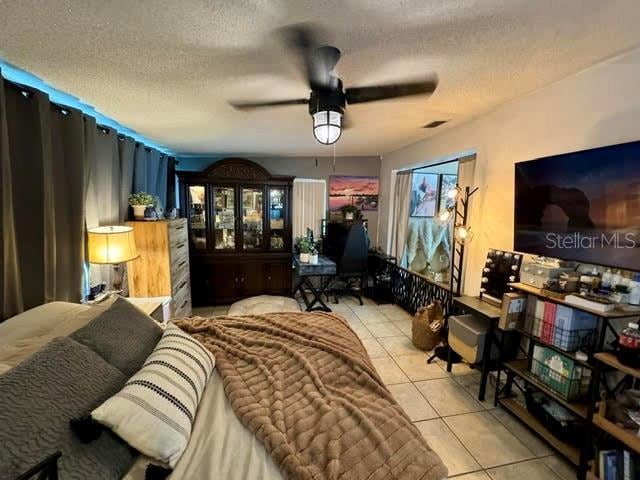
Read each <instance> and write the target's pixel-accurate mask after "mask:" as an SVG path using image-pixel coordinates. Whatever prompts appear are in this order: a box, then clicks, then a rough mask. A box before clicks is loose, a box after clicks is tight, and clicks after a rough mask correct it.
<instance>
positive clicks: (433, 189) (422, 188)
mask: <svg viewBox="0 0 640 480" xmlns="http://www.w3.org/2000/svg"><path fill="white" fill-rule="evenodd" d="M438 176H439V175H438V174H437V173H414V174H413V180H412V182H411V204H410V206H409V215H411V216H412V217H433V216H435V214H436V207H437V203H438Z"/></svg>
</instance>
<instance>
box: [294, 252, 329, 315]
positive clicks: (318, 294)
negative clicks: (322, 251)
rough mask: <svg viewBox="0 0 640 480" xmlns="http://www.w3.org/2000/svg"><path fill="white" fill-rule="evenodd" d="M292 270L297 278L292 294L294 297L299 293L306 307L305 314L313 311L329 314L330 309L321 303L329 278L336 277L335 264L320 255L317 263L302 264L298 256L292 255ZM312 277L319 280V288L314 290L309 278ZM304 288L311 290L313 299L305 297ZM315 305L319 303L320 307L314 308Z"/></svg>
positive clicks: (314, 287)
mask: <svg viewBox="0 0 640 480" xmlns="http://www.w3.org/2000/svg"><path fill="white" fill-rule="evenodd" d="M293 268H294V269H295V271H296V275H297V276H298V281H297V282H296V286H295V288H294V289H293V294H294V295H295V294H296V292H298V291H299V292H300V295H301V296H302V299H303V300H304V304H305V305H306V306H307V312H309V311H311V310H314V309H316V310H323V311H325V312H330V311H331V309H330V308H329V307H328V306H327V304H326V303H324V302H323V301H322V295H323V294H324V292H325V291H326V289H327V287H328V286H329V282H330V281H331V278H333V277H334V276H335V275H336V271H337V268H336V263H335V262H334V261H332V260H329V259H328V258H327V257H325V256H322V255H321V256H319V257H318V263H315V264H312V263H302V262H301V261H300V255H294V257H293ZM313 277H317V278H319V279H320V287H319V288H316V286H315V285H314V284H313V282H312V281H311V278H313ZM305 287H306V288H308V289H309V290H311V293H312V294H313V298H312V299H311V300H309V298H308V297H307V293H306V292H305ZM316 303H319V304H320V305H321V306H320V307H316V308H314V305H315V304H316Z"/></svg>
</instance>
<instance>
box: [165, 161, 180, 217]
mask: <svg viewBox="0 0 640 480" xmlns="http://www.w3.org/2000/svg"><path fill="white" fill-rule="evenodd" d="M177 165H178V162H177V161H176V159H175V157H169V163H168V165H167V205H166V207H165V209H166V210H167V211H169V210H170V209H172V208H176V207H177V205H176V166H177Z"/></svg>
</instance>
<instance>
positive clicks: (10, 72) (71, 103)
mask: <svg viewBox="0 0 640 480" xmlns="http://www.w3.org/2000/svg"><path fill="white" fill-rule="evenodd" d="M0 70H1V71H2V76H3V77H4V78H6V79H7V80H9V81H11V82H15V83H19V84H21V85H25V86H27V87H31V88H35V89H37V90H40V91H42V92H44V93H46V94H47V95H49V99H50V100H51V101H52V102H53V103H57V104H59V105H64V106H67V107H71V108H76V109H78V110H80V111H82V112H83V113H85V114H86V115H89V116H91V117H94V118H95V119H96V122H97V123H98V124H99V125H104V126H105V127H109V128H113V129H115V130H116V131H117V132H118V133H119V134H122V135H126V136H128V137H132V138H133V139H134V140H135V141H137V142H140V143H144V145H145V146H147V147H151V148H155V149H156V150H158V151H160V152H162V153H165V154H167V155H171V156H174V155H175V153H174V152H173V151H172V150H171V149H169V148H167V147H166V146H163V145H160V144H158V143H156V142H154V141H152V140H149V139H148V138H146V137H144V136H142V135H140V134H139V133H138V132H135V131H134V130H131V129H129V128H127V127H125V126H124V125H122V124H120V123H118V122H117V121H115V120H113V119H112V118H109V117H107V116H105V115H103V114H101V113H100V112H98V111H97V110H96V109H95V108H94V107H92V106H91V105H89V104H87V103H84V102H83V101H82V100H80V99H79V98H77V97H74V96H73V95H69V94H68V93H65V92H62V91H60V90H58V89H57V88H55V87H52V86H51V85H48V84H47V83H45V82H44V81H42V80H41V79H40V78H38V77H36V76H35V75H33V74H31V73H29V72H26V71H24V70H22V69H21V68H18V67H15V66H13V65H11V64H9V63H7V62H5V61H4V60H2V59H0Z"/></svg>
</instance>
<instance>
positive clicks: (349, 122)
mask: <svg viewBox="0 0 640 480" xmlns="http://www.w3.org/2000/svg"><path fill="white" fill-rule="evenodd" d="M341 126H342V129H343V130H348V129H350V128H353V118H351V115H349V112H347V111H345V112H344V114H343V115H342V122H341Z"/></svg>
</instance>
